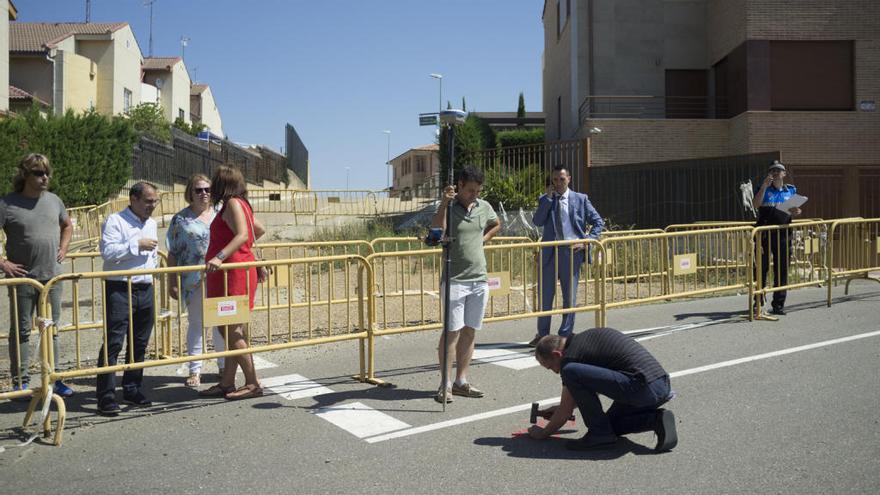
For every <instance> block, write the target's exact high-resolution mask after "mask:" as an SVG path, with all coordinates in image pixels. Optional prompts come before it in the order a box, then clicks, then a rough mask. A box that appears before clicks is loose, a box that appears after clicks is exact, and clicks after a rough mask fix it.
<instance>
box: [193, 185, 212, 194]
mask: <svg viewBox="0 0 880 495" xmlns="http://www.w3.org/2000/svg"><path fill="white" fill-rule="evenodd" d="M193 191H195V193H196V194H211V188H210V187H194V188H193Z"/></svg>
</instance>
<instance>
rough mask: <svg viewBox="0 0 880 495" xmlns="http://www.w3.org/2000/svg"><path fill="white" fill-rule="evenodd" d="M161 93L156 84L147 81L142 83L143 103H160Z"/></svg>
mask: <svg viewBox="0 0 880 495" xmlns="http://www.w3.org/2000/svg"><path fill="white" fill-rule="evenodd" d="M160 93H161V92H160V91H159V88H157V87H156V86H153V85H152V84H148V83H146V82H143V83H141V103H159V101H160V100H159V95H160Z"/></svg>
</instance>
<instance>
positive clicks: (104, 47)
mask: <svg viewBox="0 0 880 495" xmlns="http://www.w3.org/2000/svg"><path fill="white" fill-rule="evenodd" d="M76 53H78V54H79V55H82V56H84V57H87V58H89V59H91V60H92V61H93V62H95V64H97V66H98V75H97V77H96V78H95V79H96V80H97V83H96V95H97V102H96V104H95V108H96V109H97V110H98V113H101V114H103V115H114V114H115V112H114V106H113V88H114V82H113V71H114V63H113V62H114V57H113V43H112V42H111V41H106V40H77V42H76ZM138 85H140V84H138ZM120 91H121V90H120Z"/></svg>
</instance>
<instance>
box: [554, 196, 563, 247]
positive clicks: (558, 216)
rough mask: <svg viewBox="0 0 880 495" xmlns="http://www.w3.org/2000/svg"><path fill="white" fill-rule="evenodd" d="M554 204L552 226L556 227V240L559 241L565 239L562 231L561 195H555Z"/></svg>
mask: <svg viewBox="0 0 880 495" xmlns="http://www.w3.org/2000/svg"><path fill="white" fill-rule="evenodd" d="M555 201H556V204H555V205H553V227H554V228H555V229H556V240H557V241H561V240H564V239H565V235H564V234H563V232H562V204H561V203H562V196H560V195H558V194H557V195H556V199H555Z"/></svg>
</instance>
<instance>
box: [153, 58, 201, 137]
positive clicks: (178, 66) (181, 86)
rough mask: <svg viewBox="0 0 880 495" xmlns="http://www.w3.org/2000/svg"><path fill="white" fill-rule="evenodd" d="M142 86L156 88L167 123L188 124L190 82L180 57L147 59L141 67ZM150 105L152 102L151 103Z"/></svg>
mask: <svg viewBox="0 0 880 495" xmlns="http://www.w3.org/2000/svg"><path fill="white" fill-rule="evenodd" d="M142 70H143V73H144V78H143V82H144V84H147V85H150V86H154V87H156V88H157V89H158V90H159V91H158V98H159V101H158V102H157V103H159V105H161V106H162V111H163V112H164V114H165V119H166V120H168V122H174V121H175V120H177V119H178V118H179V119H183V121H184V122H186V123H187V124H189V123H190V108H189V93H190V86H191V85H192V82H191V81H190V79H189V73H188V72H187V70H186V66H185V65H184V63H183V59H182V58H180V57H147V58H145V59H144V64H143V67H142ZM151 103H152V102H151Z"/></svg>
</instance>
